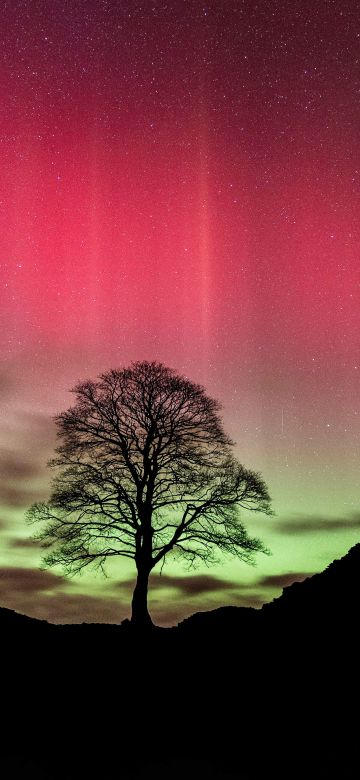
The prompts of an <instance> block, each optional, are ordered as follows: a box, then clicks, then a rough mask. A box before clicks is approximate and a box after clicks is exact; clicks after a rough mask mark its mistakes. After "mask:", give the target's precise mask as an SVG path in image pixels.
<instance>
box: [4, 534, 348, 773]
mask: <svg viewBox="0 0 360 780" xmlns="http://www.w3.org/2000/svg"><path fill="white" fill-rule="evenodd" d="M359 572H360V544H358V545H356V546H355V547H353V548H352V549H351V550H350V551H349V552H348V553H347V555H345V556H344V557H343V558H341V559H340V560H337V561H334V562H333V563H332V564H330V566H328V567H327V568H326V569H325V571H324V572H322V573H321V574H317V575H314V576H312V577H309V578H308V579H307V580H304V581H303V582H301V583H294V584H292V585H290V586H289V587H287V588H285V589H284V591H283V593H282V595H281V596H280V597H279V598H277V599H274V601H273V602H271V603H270V604H267V605H264V607H263V608H262V609H261V610H254V609H251V608H248V609H246V608H245V609H244V608H237V607H224V608H220V609H217V610H213V611H211V612H204V613H197V614H195V615H193V616H191V617H190V618H188V619H186V620H184V621H183V622H182V623H181V624H180V625H179V626H178V627H175V628H173V629H161V628H159V629H151V630H149V631H147V632H144V631H139V630H136V629H134V628H133V627H131V626H130V625H129V624H128V623H126V622H124V623H123V624H121V625H119V626H116V625H103V624H102V625H96V624H94V625H89V624H82V625H68V626H54V625H51V624H49V623H46V622H45V621H38V620H33V619H31V618H28V617H26V616H21V615H18V614H17V613H14V612H12V611H11V610H7V609H1V610H0V626H1V636H2V648H3V668H4V669H5V670H6V681H7V691H6V693H5V694H4V696H3V713H5V715H4V724H3V733H4V735H5V738H4V742H3V744H4V745H5V746H6V750H5V749H4V752H3V755H2V757H0V769H1V767H2V766H3V767H4V768H5V769H6V772H7V773H8V774H9V776H15V774H13V775H11V774H10V772H9V771H8V768H9V767H10V765H11V760H12V758H13V757H14V755H16V756H17V759H16V761H17V766H20V768H21V766H22V767H23V769H22V772H21V771H20V770H19V775H21V773H22V776H25V775H26V776H29V777H31V776H32V775H31V771H34V775H33V776H34V777H35V776H39V777H44V778H58V777H59V778H60V777H66V778H67V780H72V779H73V778H79V777H84V778H85V777H102V776H104V777H106V776H107V775H108V776H109V777H110V776H111V777H112V776H114V777H119V778H129V779H130V778H132V780H135V778H140V777H149V776H154V777H158V778H162V777H164V778H165V777H168V776H169V775H170V776H171V777H174V778H177V777H184V776H186V777H189V778H192V777H194V778H195V777H197V778H198V777H207V778H208V777H209V778H219V780H220V778H224V780H226V778H228V780H231V778H238V779H239V780H258V778H259V780H260V778H263V777H265V776H267V775H271V776H272V775H274V776H276V777H277V778H284V779H285V778H289V777H291V778H295V780H297V778H299V780H300V778H304V777H306V778H307V780H308V779H311V778H314V779H315V778H316V780H317V779H318V778H323V780H329V778H335V777H336V778H338V777H341V778H344V779H345V780H350V778H355V777H358V774H359V760H358V759H359V756H358V722H357V715H356V711H355V714H354V703H355V704H356V702H357V696H358V691H357V686H358V651H357V640H356V636H355V633H356V631H357V623H358V601H359ZM9 761H10V764H9ZM19 762H20V763H19ZM21 762H23V764H21ZM15 763H16V762H15ZM15 763H14V762H13V766H15ZM26 766H27V767H28V770H25V769H24V767H26ZM29 767H35V769H34V770H31V771H30V769H29ZM14 771H15V770H14ZM5 774H6V773H5Z"/></svg>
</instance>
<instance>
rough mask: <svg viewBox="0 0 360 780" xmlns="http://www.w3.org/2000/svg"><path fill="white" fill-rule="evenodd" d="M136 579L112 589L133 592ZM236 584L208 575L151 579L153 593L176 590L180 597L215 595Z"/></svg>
mask: <svg viewBox="0 0 360 780" xmlns="http://www.w3.org/2000/svg"><path fill="white" fill-rule="evenodd" d="M134 583H135V580H134V579H128V580H123V581H120V582H117V583H114V584H113V585H112V586H111V587H114V585H115V587H118V588H120V589H121V590H124V591H128V592H132V590H133V588H134ZM233 588H234V584H233V583H232V582H229V581H228V580H222V579H219V578H218V577H212V576H211V575H207V574H199V575H191V576H190V577H176V576H172V575H167V574H163V575H160V574H152V575H151V577H150V590H151V592H156V591H161V590H168V589H169V590H176V591H177V592H178V594H179V596H186V597H191V596H198V595H200V594H203V593H213V592H214V591H224V590H225V591H227V590H229V589H231V590H232V589H233Z"/></svg>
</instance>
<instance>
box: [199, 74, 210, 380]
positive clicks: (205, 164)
mask: <svg viewBox="0 0 360 780" xmlns="http://www.w3.org/2000/svg"><path fill="white" fill-rule="evenodd" d="M198 154H199V277H200V278H199V309H200V322H201V341H202V373H203V376H204V381H206V380H207V377H208V373H209V372H208V369H209V362H210V335H211V332H210V331H211V328H210V307H211V295H210V289H211V252H212V246H211V229H210V202H209V176H210V170H209V117H208V100H207V94H206V85H205V77H204V73H203V72H201V76H200V79H199V128H198Z"/></svg>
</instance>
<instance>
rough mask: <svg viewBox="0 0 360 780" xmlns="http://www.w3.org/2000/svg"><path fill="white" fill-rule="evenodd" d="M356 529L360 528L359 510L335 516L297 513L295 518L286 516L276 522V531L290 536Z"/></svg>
mask: <svg viewBox="0 0 360 780" xmlns="http://www.w3.org/2000/svg"><path fill="white" fill-rule="evenodd" d="M356 529H360V513H358V512H354V513H352V514H348V515H344V516H343V517H333V518H331V517H322V516H320V515H314V516H311V515H296V516H295V517H294V518H290V519H288V518H286V519H285V520H279V521H278V522H276V523H274V530H275V531H277V532H278V533H283V534H287V535H289V536H297V535H301V534H311V533H319V532H320V533H321V532H324V533H331V532H332V531H347V530H348V531H350V530H356Z"/></svg>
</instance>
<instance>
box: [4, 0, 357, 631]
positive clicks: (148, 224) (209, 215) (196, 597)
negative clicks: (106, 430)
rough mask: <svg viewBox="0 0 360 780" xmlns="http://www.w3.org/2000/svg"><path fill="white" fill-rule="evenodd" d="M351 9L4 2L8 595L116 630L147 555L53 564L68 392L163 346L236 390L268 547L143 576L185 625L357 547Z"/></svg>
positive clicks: (16, 603) (243, 450)
mask: <svg viewBox="0 0 360 780" xmlns="http://www.w3.org/2000/svg"><path fill="white" fill-rule="evenodd" d="M356 6H357V4H356V3H354V2H353V0H351V1H350V0H319V2H317V3H315V4H314V3H313V2H310V0H309V1H307V0H287V1H286V0H283V1H282V2H280V1H278V0H264V1H263V2H259V3H258V4H257V3H254V2H252V0H243V1H241V0H233V1H232V2H230V0H229V2H225V3H224V1H223V0H219V1H218V0H212V1H211V2H209V3H204V2H198V1H197V0H175V1H174V2H165V1H164V0H153V1H152V2H143V3H138V2H130V1H129V0H121V2H120V0H96V1H95V0H61V2H60V0H12V1H11V2H3V3H2V4H1V8H0V93H1V114H0V165H1V177H0V220H1V230H0V274H1V286H0V317H1V328H0V353H1V364H0V404H1V412H0V436H1V453H0V471H1V485H0V508H1V511H0V604H1V605H2V606H5V607H9V608H12V609H17V610H18V611H20V612H24V613H26V614H29V615H33V616H35V617H40V618H46V619H49V620H52V621H55V622H82V621H84V620H85V621H104V622H109V621H110V622H112V621H114V622H117V621H119V620H120V619H123V618H124V617H126V616H127V615H128V613H129V599H130V594H131V590H132V585H133V581H134V574H135V572H134V569H133V568H132V567H131V565H130V563H129V562H126V561H124V564H123V565H122V563H121V562H120V566H119V563H118V562H117V565H116V567H115V566H114V567H111V566H110V569H109V574H110V575H111V576H110V577H109V578H108V579H105V580H103V579H100V578H99V577H95V576H94V575H91V574H90V572H89V573H85V574H84V575H83V576H82V577H81V578H77V579H76V580H75V579H74V580H71V581H68V580H66V579H65V578H64V576H63V575H62V573H61V571H57V570H55V569H52V570H48V571H40V570H39V563H40V559H41V551H40V550H39V548H38V547H37V546H36V544H34V543H33V542H31V540H30V539H29V535H30V533H31V531H30V529H29V528H28V527H26V525H25V522H24V514H25V510H26V509H27V508H28V507H29V505H30V504H31V503H32V502H33V501H35V500H40V499H46V498H47V497H48V495H49V481H50V475H49V472H48V469H47V467H46V462H47V460H48V458H49V457H51V455H52V453H53V448H54V445H55V432H54V425H53V422H52V415H54V414H55V413H56V412H59V411H62V410H64V409H66V408H67V407H68V406H69V405H70V404H71V402H72V398H71V396H70V394H69V389H70V388H71V387H72V386H73V385H74V384H75V383H76V382H77V381H78V380H82V379H86V378H96V377H97V376H98V375H99V373H100V372H102V371H105V370H108V369H110V368H119V367H123V366H126V365H128V364H129V363H130V362H131V361H133V360H159V361H161V362H163V363H165V364H166V365H169V366H171V367H173V368H174V369H176V370H177V371H179V372H180V373H183V374H184V375H186V376H187V377H188V378H189V379H191V380H193V381H196V382H200V383H201V384H203V385H204V386H205V387H206V390H207V391H208V393H209V394H210V395H212V396H214V397H216V398H218V399H219V400H220V401H221V403H222V405H223V420H224V427H225V429H226V431H227V433H228V434H229V435H230V436H231V437H232V438H233V439H234V440H235V441H236V455H237V457H238V458H239V459H240V460H241V462H242V463H244V465H246V466H247V467H249V468H253V469H255V470H257V471H260V472H261V473H262V475H263V477H264V479H265V481H266V483H267V485H268V487H269V490H270V493H271V495H272V497H273V508H274V510H275V512H276V515H275V516H274V517H272V518H267V517H261V516H260V515H259V516H256V517H254V516H251V517H249V518H247V517H246V514H244V515H243V521H244V523H245V524H246V525H247V528H248V531H249V532H250V533H251V534H252V535H258V536H260V538H261V539H262V540H263V541H264V543H265V544H267V545H268V547H269V548H270V550H271V552H272V555H271V556H264V555H259V556H258V557H257V565H256V567H248V566H246V565H245V564H244V563H239V562H236V561H234V560H226V561H224V563H223V564H222V565H219V566H217V567H214V568H212V569H211V570H210V569H202V568H200V569H198V570H196V571H191V572H186V571H184V570H183V569H182V568H181V567H180V565H178V564H176V565H175V563H169V565H168V566H167V568H166V569H164V572H163V575H162V576H161V577H160V576H159V573H157V574H156V573H155V574H154V575H153V578H152V595H151V602H150V606H151V610H152V615H153V617H154V618H155V620H157V621H158V622H159V623H162V624H163V625H169V624H171V623H174V622H177V621H178V620H179V619H181V618H183V617H185V616H186V615H188V614H191V613H192V612H194V611H197V610H200V609H211V608H214V607H217V606H219V605H221V604H238V605H241V606H243V605H245V606H246V605H248V606H256V607H258V606H260V605H261V604H262V603H263V602H264V601H268V600H270V599H271V598H273V597H274V596H276V595H278V594H279V593H280V592H281V588H282V587H283V586H284V585H286V584H289V583H290V582H292V581H293V580H296V579H300V580H301V579H304V578H305V577H306V576H308V575H309V574H311V573H314V572H317V571H320V570H322V569H323V568H324V567H325V566H326V565H327V564H328V563H330V561H331V560H332V559H333V558H334V557H339V556H340V555H343V554H344V553H345V552H346V551H347V550H348V549H349V548H350V547H351V546H352V545H353V544H354V543H356V542H357V541H359V533H360V500H359V499H360V496H359V492H360V491H359V479H358V474H359V454H360V453H359V433H360V431H359V428H360V412H359V397H360V395H359V376H360V355H359V347H360V337H359V327H358V320H359V303H360V274H359V233H360V227H359V220H358V214H359V206H360V186H359V185H360V146H359V128H360V16H359V9H358V8H357V7H356Z"/></svg>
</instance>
